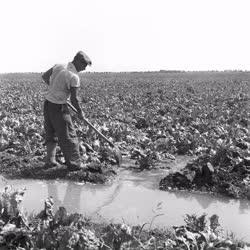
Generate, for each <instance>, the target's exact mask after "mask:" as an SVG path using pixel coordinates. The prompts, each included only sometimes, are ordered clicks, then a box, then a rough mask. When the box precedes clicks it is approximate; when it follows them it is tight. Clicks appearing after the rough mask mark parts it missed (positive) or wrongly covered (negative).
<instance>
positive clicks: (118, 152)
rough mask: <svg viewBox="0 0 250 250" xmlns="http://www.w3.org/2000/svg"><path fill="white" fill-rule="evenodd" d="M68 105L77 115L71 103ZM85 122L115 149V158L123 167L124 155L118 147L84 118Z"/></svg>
mask: <svg viewBox="0 0 250 250" xmlns="http://www.w3.org/2000/svg"><path fill="white" fill-rule="evenodd" d="M67 105H68V106H69V107H70V108H71V109H72V110H73V111H74V112H75V113H77V110H76V108H75V107H74V106H73V105H72V104H71V103H69V102H67ZM83 121H84V122H85V123H86V124H87V125H88V126H89V127H91V128H92V129H93V130H94V131H95V132H96V133H97V134H98V135H99V136H100V137H101V138H102V139H103V140H105V141H106V142H107V143H108V144H109V145H110V146H111V147H112V148H113V153H114V156H115V160H116V162H117V164H118V166H121V164H122V154H121V152H120V150H119V149H118V147H116V146H115V145H114V143H113V142H111V141H110V140H109V139H108V138H107V137H106V136H104V135H103V134H102V133H101V132H100V131H99V130H97V129H96V128H95V127H94V125H93V124H91V123H90V122H89V121H88V120H87V119H85V118H83Z"/></svg>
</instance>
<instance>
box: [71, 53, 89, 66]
mask: <svg viewBox="0 0 250 250" xmlns="http://www.w3.org/2000/svg"><path fill="white" fill-rule="evenodd" d="M76 60H78V61H80V62H85V63H86V64H87V65H89V66H91V65H92V61H91V60H90V58H89V57H88V56H87V54H86V53H84V52H83V51H78V52H77V54H76V55H75V57H74V61H76Z"/></svg>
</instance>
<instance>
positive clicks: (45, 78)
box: [42, 68, 53, 85]
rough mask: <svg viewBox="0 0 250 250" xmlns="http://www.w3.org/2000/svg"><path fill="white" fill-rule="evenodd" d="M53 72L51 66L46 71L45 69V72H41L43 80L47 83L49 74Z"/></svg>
mask: <svg viewBox="0 0 250 250" xmlns="http://www.w3.org/2000/svg"><path fill="white" fill-rule="evenodd" d="M52 72H53V68H50V69H49V70H48V71H46V72H45V73H43V74H42V78H43V80H44V81H45V82H46V83H47V84H48V85H49V79H50V76H51V75H52Z"/></svg>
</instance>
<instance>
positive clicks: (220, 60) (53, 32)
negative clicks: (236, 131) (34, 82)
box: [0, 0, 250, 73]
mask: <svg viewBox="0 0 250 250" xmlns="http://www.w3.org/2000/svg"><path fill="white" fill-rule="evenodd" d="M249 11H250V1H249V0H8V1H7V0H5V1H4V0H2V1H1V8H0V27H1V29H0V31H1V38H0V72H1V73H3V72H41V71H45V70H47V69H48V68H50V67H51V66H53V65H54V64H55V63H66V62H68V61H71V60H72V58H73V56H74V55H75V53H76V52H77V51H78V50H83V51H85V52H86V53H87V54H88V55H89V57H90V58H91V59H92V61H93V66H92V67H91V68H88V70H89V71H145V70H160V69H169V70H170V69H180V70H224V69H242V70H250V52H249V51H250V14H249Z"/></svg>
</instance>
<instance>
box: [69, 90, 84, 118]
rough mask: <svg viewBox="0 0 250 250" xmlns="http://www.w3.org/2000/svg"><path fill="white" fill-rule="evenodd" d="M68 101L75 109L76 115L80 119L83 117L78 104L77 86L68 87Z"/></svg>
mask: <svg viewBox="0 0 250 250" xmlns="http://www.w3.org/2000/svg"><path fill="white" fill-rule="evenodd" d="M70 101H71V103H72V105H73V106H74V107H75V108H76V109H77V112H78V117H79V118H80V119H82V118H83V117H84V114H83V112H82V109H81V107H80V104H79V97H78V88H77V87H71V88H70Z"/></svg>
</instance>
